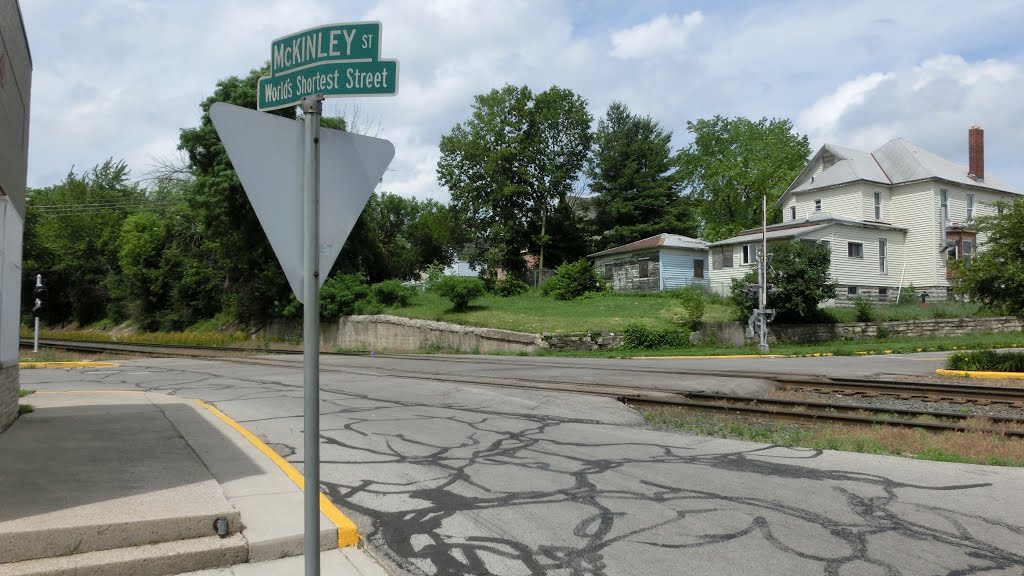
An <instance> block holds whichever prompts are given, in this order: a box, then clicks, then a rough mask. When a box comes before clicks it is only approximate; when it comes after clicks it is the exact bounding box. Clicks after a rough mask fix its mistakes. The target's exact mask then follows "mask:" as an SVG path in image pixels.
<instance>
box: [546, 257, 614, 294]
mask: <svg viewBox="0 0 1024 576" xmlns="http://www.w3.org/2000/svg"><path fill="white" fill-rule="evenodd" d="M603 289H604V280H603V279H602V278H601V276H600V275H599V274H598V273H597V268H595V267H594V265H593V264H592V263H591V262H590V261H589V260H585V259H583V258H581V259H579V260H577V261H575V262H572V263H568V262H566V263H565V264H562V265H561V266H559V267H558V270H555V274H554V275H553V276H551V278H548V280H547V282H545V283H544V285H543V286H541V293H542V294H544V295H545V296H551V297H553V298H555V299H557V300H574V299H576V298H579V297H580V296H583V295H584V294H587V293H589V292H600V291H601V290H603Z"/></svg>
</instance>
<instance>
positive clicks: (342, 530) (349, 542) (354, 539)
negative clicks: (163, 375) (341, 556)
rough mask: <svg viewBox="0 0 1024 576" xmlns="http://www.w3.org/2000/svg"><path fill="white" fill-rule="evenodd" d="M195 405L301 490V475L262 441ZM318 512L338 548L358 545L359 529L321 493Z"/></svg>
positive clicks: (213, 410) (218, 413)
mask: <svg viewBox="0 0 1024 576" xmlns="http://www.w3.org/2000/svg"><path fill="white" fill-rule="evenodd" d="M195 403H196V404H198V405H199V406H202V407H203V408H206V409H207V410H209V411H210V413H212V414H213V415H214V416H216V417H217V418H220V419H221V421H223V422H224V423H225V424H227V425H228V426H231V427H232V428H234V429H235V430H236V431H238V433H239V434H241V435H242V436H244V437H245V439H246V440H248V441H249V442H252V445H253V446H255V447H256V448H257V449H259V451H260V452H262V453H263V454H264V455H265V456H266V457H268V458H270V460H271V461H272V462H273V463H274V464H277V466H278V468H280V469H281V470H283V471H284V473H285V474H286V475H287V476H288V477H289V478H291V480H292V482H295V484H296V485H297V486H298V487H299V489H303V487H304V483H305V480H304V479H303V477H302V474H301V473H300V472H299V471H298V470H296V469H295V467H294V466H292V464H291V463H290V462H288V461H287V460H285V459H284V458H282V457H281V455H280V454H278V453H277V452H274V450H273V449H272V448H271V447H270V446H267V445H266V444H265V443H264V442H263V441H262V440H260V439H259V438H257V437H256V435H254V434H253V433H252V432H249V431H248V430H247V429H245V427H243V426H242V425H241V424H239V423H238V422H235V421H234V420H232V419H231V417H230V416H228V415H227V414H225V413H223V412H221V411H220V410H218V409H216V408H214V407H213V406H211V405H209V404H207V403H206V402H203V401H201V400H196V401H195ZM320 512H322V513H323V515H324V516H326V517H327V518H329V519H330V520H331V522H334V525H335V526H337V527H338V547H339V548H344V547H346V546H355V545H356V544H358V543H359V529H358V528H356V524H355V522H353V521H352V520H349V518H348V516H345V514H344V513H343V512H342V511H341V510H339V509H338V507H337V506H335V505H334V503H333V502H331V501H330V500H328V499H327V496H325V495H324V494H323V493H321V494H320Z"/></svg>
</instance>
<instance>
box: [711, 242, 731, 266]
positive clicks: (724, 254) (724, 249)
mask: <svg viewBox="0 0 1024 576" xmlns="http://www.w3.org/2000/svg"><path fill="white" fill-rule="evenodd" d="M711 260H712V262H711V266H713V267H714V269H715V270H721V269H722V268H732V246H720V247H718V248H712V249H711Z"/></svg>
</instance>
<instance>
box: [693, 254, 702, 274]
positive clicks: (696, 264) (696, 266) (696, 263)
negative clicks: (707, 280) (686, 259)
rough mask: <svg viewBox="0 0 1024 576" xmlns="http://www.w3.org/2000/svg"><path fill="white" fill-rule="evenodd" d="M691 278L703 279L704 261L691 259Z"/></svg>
mask: <svg viewBox="0 0 1024 576" xmlns="http://www.w3.org/2000/svg"><path fill="white" fill-rule="evenodd" d="M693 277H694V278H703V277H704V261H703V260H701V259H699V258H694V259H693Z"/></svg>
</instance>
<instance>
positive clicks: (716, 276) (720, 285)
mask: <svg viewBox="0 0 1024 576" xmlns="http://www.w3.org/2000/svg"><path fill="white" fill-rule="evenodd" d="M741 247H742V244H734V245H732V246H724V248H725V249H726V250H732V268H720V269H718V270H716V269H715V262H714V254H715V249H714V248H711V249H710V250H708V272H709V273H710V288H711V290H713V291H714V292H717V293H719V294H728V293H729V288H730V286H732V280H733V278H742V277H744V276H746V274H747V272H750V271H751V270H757V265H756V264H755V263H753V262H752V263H750V264H742V259H743V252H742V248H741Z"/></svg>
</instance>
